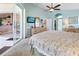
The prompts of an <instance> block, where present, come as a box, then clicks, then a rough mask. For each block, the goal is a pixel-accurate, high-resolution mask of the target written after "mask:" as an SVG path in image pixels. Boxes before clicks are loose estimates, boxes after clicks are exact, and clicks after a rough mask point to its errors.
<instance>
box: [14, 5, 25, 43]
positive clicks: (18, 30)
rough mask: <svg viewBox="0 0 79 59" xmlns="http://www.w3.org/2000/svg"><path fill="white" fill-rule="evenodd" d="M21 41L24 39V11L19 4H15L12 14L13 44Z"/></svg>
mask: <svg viewBox="0 0 79 59" xmlns="http://www.w3.org/2000/svg"><path fill="white" fill-rule="evenodd" d="M22 39H25V9H24V7H23V6H22V5H21V4H16V6H15V9H14V12H13V40H14V44H15V43H16V42H18V41H19V40H22Z"/></svg>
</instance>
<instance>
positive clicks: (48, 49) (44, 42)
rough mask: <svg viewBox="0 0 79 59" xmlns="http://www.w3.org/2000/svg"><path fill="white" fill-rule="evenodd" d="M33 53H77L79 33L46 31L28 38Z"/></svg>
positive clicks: (78, 52)
mask: <svg viewBox="0 0 79 59" xmlns="http://www.w3.org/2000/svg"><path fill="white" fill-rule="evenodd" d="M29 42H30V44H31V49H32V51H33V53H34V52H35V51H37V52H38V53H40V55H45V56H75V55H77V56H78V55H79V33H73V32H59V31H46V32H42V33H39V34H35V35H33V36H32V37H31V38H30V41H29Z"/></svg>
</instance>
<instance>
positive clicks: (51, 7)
mask: <svg viewBox="0 0 79 59" xmlns="http://www.w3.org/2000/svg"><path fill="white" fill-rule="evenodd" d="M59 6H61V5H60V4H57V5H56V6H54V5H53V3H51V5H50V6H48V5H47V6H46V7H47V8H49V11H54V10H60V9H59V8H58V7H59Z"/></svg>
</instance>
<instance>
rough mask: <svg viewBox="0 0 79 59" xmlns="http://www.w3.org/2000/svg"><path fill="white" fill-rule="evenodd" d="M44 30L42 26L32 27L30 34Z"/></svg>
mask: <svg viewBox="0 0 79 59" xmlns="http://www.w3.org/2000/svg"><path fill="white" fill-rule="evenodd" d="M44 31H47V29H46V28H43V27H37V28H32V35H34V34H37V33H40V32H44Z"/></svg>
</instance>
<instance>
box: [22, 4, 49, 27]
mask: <svg viewBox="0 0 79 59" xmlns="http://www.w3.org/2000/svg"><path fill="white" fill-rule="evenodd" d="M22 5H23V6H24V7H25V10H26V19H27V17H28V16H32V17H40V19H46V18H47V17H48V16H47V15H48V13H47V12H46V11H44V10H43V9H42V8H39V7H37V6H36V5H34V4H32V3H26V4H24V3H23V4H22ZM30 25H32V24H27V26H30Z"/></svg>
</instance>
